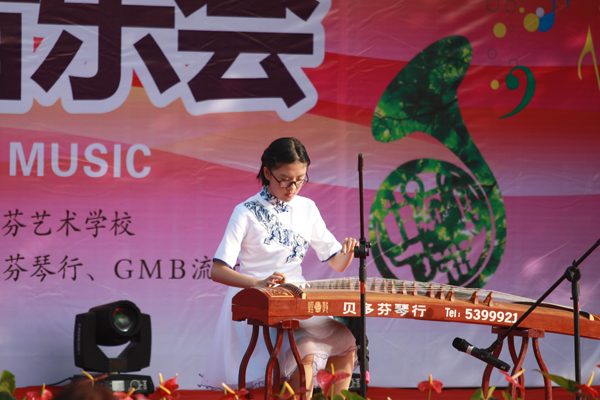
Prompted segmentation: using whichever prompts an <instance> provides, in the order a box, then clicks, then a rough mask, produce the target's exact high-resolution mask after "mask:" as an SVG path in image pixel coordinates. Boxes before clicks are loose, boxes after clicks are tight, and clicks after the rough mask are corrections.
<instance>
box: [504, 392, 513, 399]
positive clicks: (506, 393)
mask: <svg viewBox="0 0 600 400" xmlns="http://www.w3.org/2000/svg"><path fill="white" fill-rule="evenodd" d="M502 397H504V400H512V396H511V395H510V393H508V392H502Z"/></svg>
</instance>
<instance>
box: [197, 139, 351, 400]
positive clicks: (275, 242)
mask: <svg viewBox="0 0 600 400" xmlns="http://www.w3.org/2000/svg"><path fill="white" fill-rule="evenodd" d="M261 161H262V165H261V167H260V171H259V173H258V176H257V178H258V179H259V180H260V181H261V182H262V184H263V188H262V190H261V191H260V192H259V193H258V194H256V195H254V196H252V197H250V198H249V199H248V200H246V201H244V202H243V203H241V204H239V205H238V206H236V207H235V209H234V211H233V214H232V216H231V218H230V220H229V224H228V225H227V228H226V230H225V235H224V236H223V239H222V241H221V244H220V245H219V248H218V249H217V252H216V254H215V257H214V259H213V266H212V270H211V276H212V279H213V281H216V282H219V283H222V284H225V285H228V286H230V287H229V289H228V291H227V294H226V296H225V301H224V302H223V306H222V308H221V313H220V315H219V320H218V322H217V327H216V332H215V336H214V338H213V343H212V346H211V355H210V357H209V365H208V367H207V370H206V372H205V374H204V375H203V380H202V384H201V386H206V387H221V383H225V384H227V385H229V386H234V387H235V386H237V382H238V370H239V365H240V362H241V360H242V358H243V356H244V353H245V351H246V347H247V346H248V343H249V342H250V338H251V335H252V326H250V325H248V324H247V323H246V322H234V321H232V314H231V300H232V298H233V296H234V295H235V294H237V293H238V292H239V291H240V290H241V289H240V288H249V287H270V286H274V285H277V284H282V283H285V282H286V281H287V282H298V281H305V278H304V276H303V274H302V265H301V263H302V260H303V259H304V256H305V254H306V252H307V250H308V247H309V244H310V246H311V247H312V248H313V249H314V250H315V252H316V253H317V256H318V257H319V259H321V260H322V261H327V263H328V264H329V265H330V266H331V267H332V268H333V269H334V270H336V271H339V272H343V271H345V270H346V268H348V266H349V265H350V263H351V261H352V258H353V251H354V247H355V246H356V245H357V244H358V242H357V241H356V239H354V238H345V239H344V241H343V242H342V243H340V242H338V241H337V240H336V239H335V237H334V236H333V235H332V234H331V232H329V230H327V227H326V226H325V222H324V221H323V218H321V215H320V213H319V210H318V209H317V207H316V206H315V203H314V202H313V201H312V200H309V199H308V198H305V197H301V196H299V195H298V192H300V190H301V189H302V187H304V185H306V183H307V182H308V166H309V165H310V159H309V157H308V154H307V153H306V149H305V148H304V146H303V145H302V143H300V141H299V140H298V139H294V138H281V139H277V140H275V141H274V142H273V143H271V144H270V146H269V147H268V148H267V149H266V150H265V151H264V153H263V155H262V158H261ZM238 258H239V261H240V270H239V272H237V271H235V270H234V269H233V268H232V266H234V265H235V264H236V260H238ZM294 334H295V338H296V344H297V346H298V350H299V352H300V357H301V358H302V361H303V364H304V369H305V373H306V383H307V384H306V386H307V389H308V392H307V395H308V398H310V396H311V395H312V389H313V384H314V380H315V379H314V377H315V376H316V373H317V371H318V370H320V369H328V370H330V369H331V365H332V364H333V366H334V368H335V371H339V372H347V373H349V374H351V373H352V371H353V369H354V363H355V359H356V355H355V354H356V344H355V339H354V336H353V335H352V333H351V332H350V331H349V330H348V329H347V328H346V327H345V326H344V325H343V324H341V323H339V322H337V321H335V320H334V319H333V318H330V317H312V318H310V319H308V320H302V321H301V322H300V329H297V330H295V332H294ZM283 343H284V344H283V347H282V350H281V352H280V355H279V363H280V367H281V374H282V376H285V377H286V378H289V379H290V380H291V383H292V385H293V386H296V387H298V386H299V384H298V381H299V379H298V372H297V371H296V370H297V365H296V361H295V360H294V357H293V355H292V352H291V350H290V348H289V343H288V341H287V340H284V342H283ZM258 346H259V347H257V349H256V350H255V353H254V354H253V356H252V358H251V360H250V363H249V365H248V369H247V371H246V381H247V382H248V383H247V387H253V386H260V385H261V384H264V380H265V377H264V374H265V366H266V365H267V362H268V359H269V353H268V350H267V349H266V347H265V345H264V343H262V341H259V345H258ZM349 383H350V378H348V379H346V380H344V381H342V382H339V383H337V384H336V385H335V386H334V392H336V393H339V392H340V391H341V390H345V389H347V388H348V385H349Z"/></svg>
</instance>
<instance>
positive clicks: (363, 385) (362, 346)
mask: <svg viewBox="0 0 600 400" xmlns="http://www.w3.org/2000/svg"><path fill="white" fill-rule="evenodd" d="M358 189H359V194H360V235H361V236H360V240H359V245H358V246H355V247H354V258H359V259H360V266H359V274H358V276H359V281H360V337H359V345H358V362H359V363H360V395H361V396H362V397H363V399H366V398H367V374H368V373H369V372H368V371H367V351H368V350H367V319H366V314H367V312H366V288H365V286H366V284H367V283H366V282H367V260H366V259H367V257H368V256H369V249H370V248H371V243H370V242H368V241H367V239H366V238H365V225H364V202H363V155H362V153H360V154H359V155H358Z"/></svg>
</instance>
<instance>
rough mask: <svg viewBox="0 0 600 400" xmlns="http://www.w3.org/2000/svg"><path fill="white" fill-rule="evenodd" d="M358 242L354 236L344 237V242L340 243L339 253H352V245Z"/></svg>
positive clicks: (356, 244)
mask: <svg viewBox="0 0 600 400" xmlns="http://www.w3.org/2000/svg"><path fill="white" fill-rule="evenodd" d="M358 244H359V242H358V240H356V239H354V238H345V239H344V242H343V243H342V250H341V253H342V254H347V253H352V254H354V247H356V246H358Z"/></svg>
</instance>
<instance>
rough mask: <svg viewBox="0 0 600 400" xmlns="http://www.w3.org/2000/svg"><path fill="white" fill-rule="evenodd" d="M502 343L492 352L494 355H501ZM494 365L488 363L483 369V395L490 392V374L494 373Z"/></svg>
mask: <svg viewBox="0 0 600 400" xmlns="http://www.w3.org/2000/svg"><path fill="white" fill-rule="evenodd" d="M502 344H503V343H500V345H499V346H498V348H497V349H496V350H494V352H493V353H492V355H493V356H494V357H496V358H498V357H499V356H500V352H501V351H502ZM493 369H494V367H492V366H491V365H490V364H487V366H486V367H485V370H484V371H483V378H482V379H481V389H482V390H483V397H487V394H488V392H489V391H490V376H491V375H492V370H493Z"/></svg>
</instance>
